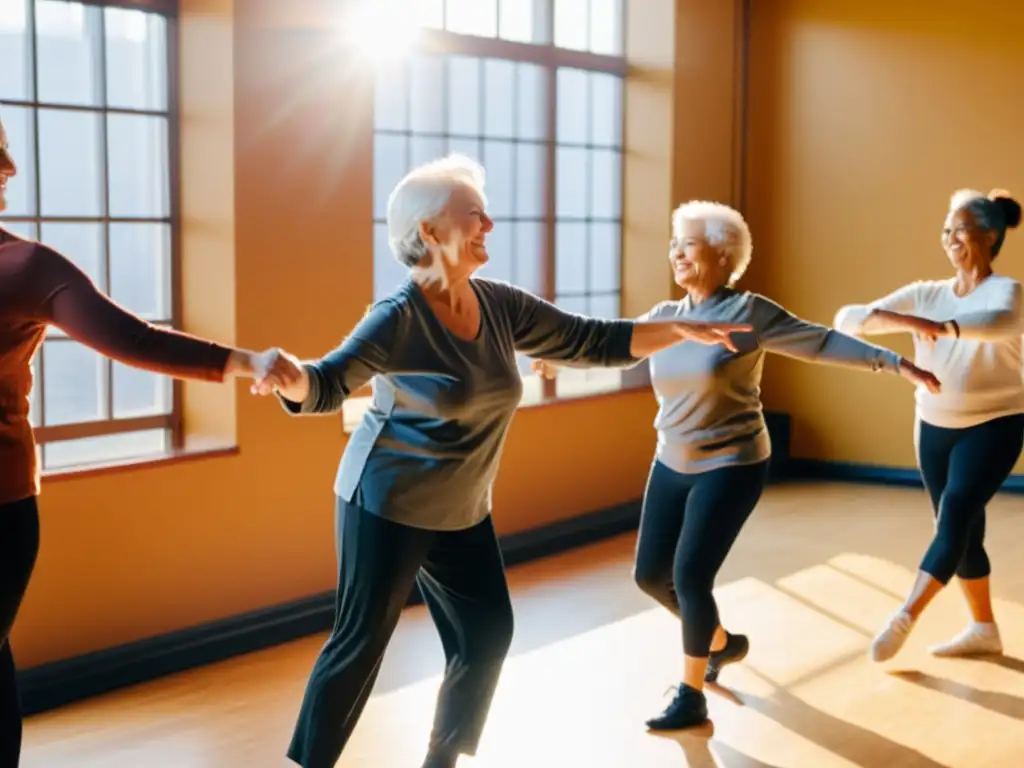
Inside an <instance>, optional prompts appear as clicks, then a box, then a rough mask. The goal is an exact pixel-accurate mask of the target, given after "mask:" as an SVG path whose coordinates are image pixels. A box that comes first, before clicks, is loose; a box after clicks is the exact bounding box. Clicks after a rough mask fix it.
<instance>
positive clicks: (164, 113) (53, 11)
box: [0, 0, 178, 469]
mask: <svg viewBox="0 0 1024 768" xmlns="http://www.w3.org/2000/svg"><path fill="white" fill-rule="evenodd" d="M128 5H130V4H129V3H126V2H119V3H117V4H116V6H117V7H113V6H114V4H110V5H107V4H104V3H101V2H88V3H81V2H64V1H63V0H0V117H2V119H3V122H4V126H5V128H6V130H7V134H8V139H9V142H10V147H11V153H12V155H13V156H14V158H15V161H16V162H17V164H18V176H17V177H16V178H15V179H13V180H12V181H11V182H10V184H9V187H8V208H7V210H6V211H5V212H4V213H3V214H0V224H2V225H3V226H4V227H6V228H8V229H10V230H11V231H13V232H16V233H19V234H22V235H24V236H27V237H29V238H33V239H39V240H42V241H43V242H45V243H47V244H48V245H51V246H53V247H54V248H56V249H57V250H59V251H61V252H62V253H64V254H65V255H66V256H67V257H68V258H70V259H71V260H73V261H74V262H75V263H76V264H77V265H78V266H79V267H81V268H82V269H83V270H84V271H85V272H86V273H87V274H88V275H89V276H90V277H91V278H92V279H93V280H94V281H95V282H96V284H97V286H98V287H99V288H100V290H102V291H104V292H105V293H107V294H109V295H110V296H111V297H112V298H113V299H114V300H115V301H117V302H118V303H120V304H122V305H123V306H125V307H127V308H128V309H130V310H131V311H133V312H136V313H138V314H139V315H140V316H142V317H144V318H146V319H148V320H150V321H153V322H155V323H158V324H166V325H171V324H172V323H173V321H174V318H175V311H174V306H175V296H174V292H173V290H172V286H173V284H174V280H173V274H174V257H173V254H174V248H175V242H174V226H173V222H174V221H175V199H174V186H175V185H174V183H172V168H173V164H172V163H171V159H170V153H171V151H172V149H171V148H172V146H173V142H172V140H171V136H172V131H173V124H172V121H171V113H172V105H171V104H170V103H169V101H170V92H171V90H170V88H169V87H168V72H169V71H170V67H169V55H170V53H171V50H170V49H171V45H170V42H169V26H170V22H169V20H168V18H167V17H166V16H165V15H162V14H161V13H157V12H154V11H151V10H145V11H143V10H136V9H132V8H129V7H126V6H128ZM139 5H140V7H143V6H144V7H146V8H147V9H151V8H154V7H155V6H156V5H157V3H154V2H147V3H139ZM33 369H34V373H35V387H34V396H33V402H32V422H33V424H34V425H35V426H36V435H37V437H38V439H39V442H40V444H41V450H42V456H43V466H44V467H45V468H47V469H57V468H60V467H66V466H70V465H79V464H83V463H92V462H97V461H109V460H116V459H121V458H126V457H135V456H140V455H146V454H150V453H154V452H162V451H163V450H165V449H166V448H167V447H169V444H170V443H171V442H172V441H173V440H174V438H175V435H176V433H177V431H178V425H177V410H176V408H175V402H176V400H177V398H176V396H175V386H174V385H173V383H172V382H171V380H170V379H168V378H166V377H163V376H157V375H154V374H150V373H146V372H143V371H139V370H136V369H133V368H129V367H127V366H124V365H121V364H119V363H113V362H111V361H109V360H107V359H106V358H103V357H101V356H100V355H98V354H96V353H95V352H93V351H91V350H89V349H87V348H86V347H84V346H82V345H80V344H78V343H76V342H74V341H71V340H70V339H68V338H67V337H66V336H65V335H64V334H63V333H61V332H59V331H57V330H51V331H50V332H49V334H48V335H47V337H46V341H45V342H44V344H43V347H42V350H41V352H40V353H39V354H38V355H36V358H35V360H34V361H33Z"/></svg>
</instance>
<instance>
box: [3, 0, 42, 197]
mask: <svg viewBox="0 0 1024 768" xmlns="http://www.w3.org/2000/svg"><path fill="white" fill-rule="evenodd" d="M0 2H5V0H0ZM0 51H2V43H0ZM0 76H2V75H0ZM0 118H2V119H3V121H4V131H6V133H7V146H8V147H9V149H10V153H11V157H13V158H14V163H15V165H17V166H18V175H17V176H15V177H14V178H13V179H10V180H9V181H8V182H7V210H6V211H4V215H5V216H34V215H35V212H36V172H35V159H36V158H35V153H36V149H35V147H36V143H35V124H34V121H33V120H32V110H30V109H28V108H27V107H11V106H7V105H6V104H5V105H4V107H3V111H2V112H0Z"/></svg>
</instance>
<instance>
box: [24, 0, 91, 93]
mask: <svg viewBox="0 0 1024 768" xmlns="http://www.w3.org/2000/svg"><path fill="white" fill-rule="evenodd" d="M102 13H103V11H102V9H101V8H99V7H97V6H86V5H83V4H82V3H68V2H63V0H36V47H37V51H38V54H37V66H38V70H39V101H45V102H49V103H51V104H76V105H82V106H93V105H98V104H99V103H100V95H101V93H102V87H101V86H102V83H101V81H100V78H101V77H102V74H101V72H100V61H101V58H100V56H101V54H100V49H101V46H102V32H101V30H102V27H103V16H102Z"/></svg>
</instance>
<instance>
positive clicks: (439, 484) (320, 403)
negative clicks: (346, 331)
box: [282, 278, 637, 530]
mask: <svg viewBox="0 0 1024 768" xmlns="http://www.w3.org/2000/svg"><path fill="white" fill-rule="evenodd" d="M471 285H472V286H473V289H474V290H475V291H476V294H477V297H478V298H479V300H480V316H481V321H480V332H479V334H478V335H477V337H476V338H475V339H474V340H472V341H467V340H465V339H463V338H460V337H458V336H456V335H455V334H453V333H452V332H451V331H449V330H448V329H447V328H446V327H445V326H444V325H443V324H442V323H441V322H440V320H438V318H437V316H436V315H435V314H434V311H433V310H432V309H431V308H430V305H429V304H428V303H427V300H426V298H425V297H424V296H423V294H422V292H421V291H420V289H419V288H418V287H417V286H416V285H415V284H414V283H412V282H411V281H407V282H406V283H404V284H403V285H402V286H400V287H399V288H398V289H396V291H395V292H394V293H393V294H392V295H390V296H388V297H387V298H384V299H382V300H380V301H378V302H377V303H376V304H374V305H373V306H372V307H371V308H370V310H369V311H368V312H367V314H366V316H365V317H364V318H363V319H362V321H360V323H359V324H358V325H357V326H356V328H355V329H354V330H353V331H352V333H351V334H350V335H349V336H348V338H346V339H345V340H344V341H343V342H342V344H341V345H340V346H339V347H338V348H337V349H335V350H334V351H332V352H330V353H329V354H327V355H326V356H324V357H323V358H321V359H320V360H317V361H315V362H307V363H305V366H306V370H307V371H308V372H309V383H310V388H309V395H308V396H307V397H306V400H305V401H304V402H302V403H291V402H288V401H285V400H283V401H282V402H283V405H284V407H285V409H286V410H287V411H288V412H289V413H292V414H323V413H334V412H337V411H339V410H340V409H341V406H342V403H343V402H344V400H345V398H346V397H347V396H348V395H349V394H350V393H351V392H353V391H355V390H357V389H358V388H359V387H361V386H363V385H364V384H365V383H366V382H367V381H370V380H372V383H373V401H372V405H371V407H370V408H369V409H368V410H367V412H366V414H365V416H364V417H363V420H362V422H361V423H360V425H359V427H358V428H357V429H356V431H355V432H354V434H353V435H352V437H351V439H350V440H349V443H348V446H347V447H346V449H345V452H344V454H343V456H342V459H341V465H340V466H339V468H338V473H337V477H336V479H335V484H334V490H335V493H336V494H337V495H338V496H339V497H341V498H342V499H344V500H345V501H347V502H349V503H351V504H354V505H356V506H358V507H361V508H363V509H365V510H367V511H368V512H371V513H373V514H377V515H380V516H382V517H384V518H386V519H388V520H392V521H394V522H398V523H402V524H404V525H409V526H413V527H416V528H426V529H432V530H458V529H462V528H468V527H470V526H473V525H475V524H477V523H479V522H480V521H482V520H483V519H484V518H486V516H487V515H488V514H489V513H490V511H491V487H492V485H493V482H494V478H495V476H496V474H497V471H498V462H499V459H500V457H501V451H502V447H503V446H504V443H505V436H506V434H507V433H508V428H509V425H510V424H511V422H512V417H513V416H514V415H515V412H516V409H517V407H518V406H519V402H520V400H521V399H522V394H523V383H522V378H521V376H520V373H519V369H518V367H517V365H516V352H522V353H524V354H526V355H529V356H531V357H535V358H541V359H547V360H559V361H566V362H586V363H589V364H590V365H594V366H625V365H629V364H632V363H635V362H637V361H636V360H635V359H634V358H633V357H631V355H630V352H629V349H630V343H631V341H632V337H633V321H631V320H598V319H593V318H585V317H581V316H579V315H574V314H570V313H567V312H563V311H562V310H560V309H558V308H556V307H555V306H554V305H552V304H550V303H548V302H546V301H544V300H542V299H540V298H538V297H536V296H534V295H532V294H530V293H527V292H526V291H523V290H521V289H519V288H516V287H514V286H512V285H509V284H507V283H503V282H497V281H492V280H485V279H480V278H476V279H473V280H472V281H471Z"/></svg>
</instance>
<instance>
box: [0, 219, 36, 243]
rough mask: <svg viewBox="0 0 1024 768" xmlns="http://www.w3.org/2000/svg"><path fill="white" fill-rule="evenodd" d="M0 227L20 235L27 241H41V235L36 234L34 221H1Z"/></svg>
mask: <svg viewBox="0 0 1024 768" xmlns="http://www.w3.org/2000/svg"><path fill="white" fill-rule="evenodd" d="M0 227H3V228H4V229H6V230H7V231H8V232H13V233H14V234H16V235H20V236H21V237H24V238H25V239H26V240H38V239H39V235H38V234H37V233H36V224H35V222H32V221H7V220H6V219H0Z"/></svg>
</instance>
